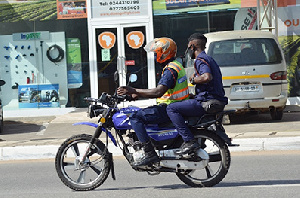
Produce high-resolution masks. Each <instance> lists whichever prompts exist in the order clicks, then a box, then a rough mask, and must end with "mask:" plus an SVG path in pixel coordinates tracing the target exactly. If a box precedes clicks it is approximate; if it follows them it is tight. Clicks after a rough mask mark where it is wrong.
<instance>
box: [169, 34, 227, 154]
mask: <svg viewBox="0 0 300 198" xmlns="http://www.w3.org/2000/svg"><path fill="white" fill-rule="evenodd" d="M206 42H207V39H206V37H205V36H204V35H202V34H200V33H194V34H192V35H191V36H190V37H189V39H188V48H187V51H186V53H188V54H189V55H190V57H191V58H192V59H195V63H194V68H195V72H194V74H193V75H192V76H191V77H190V82H191V83H192V84H194V85H196V87H195V93H196V95H195V97H194V98H193V99H189V100H184V101H181V102H176V103H172V104H170V105H168V107H167V113H168V115H169V117H170V119H171V121H172V122H173V124H174V126H175V127H176V129H177V131H178V132H179V134H180V135H181V136H182V139H183V140H184V143H183V144H182V145H181V147H180V150H178V151H176V152H175V153H176V154H178V155H184V154H190V153H192V152H194V151H195V150H196V149H198V148H199V144H198V142H197V141H196V139H195V138H194V135H193V133H192V132H191V131H190V129H189V128H188V126H187V124H186V123H185V119H184V117H201V116H203V115H204V114H205V113H212V114H214V113H217V112H220V111H222V110H223V109H224V107H225V105H226V104H227V103H228V99H227V97H225V91H224V89H223V84H222V74H221V71H220V68H219V66H218V64H217V63H216V62H215V60H214V59H213V58H212V57H210V56H208V55H207V54H206V53H205V52H204V49H205V45H206ZM227 137H228V136H227Z"/></svg>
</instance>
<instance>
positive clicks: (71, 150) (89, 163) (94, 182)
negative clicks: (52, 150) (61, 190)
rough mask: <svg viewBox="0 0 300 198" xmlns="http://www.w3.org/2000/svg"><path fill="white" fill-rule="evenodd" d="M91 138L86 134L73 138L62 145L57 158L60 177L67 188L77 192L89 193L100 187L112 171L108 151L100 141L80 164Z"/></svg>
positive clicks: (57, 169) (56, 164) (56, 165)
mask: <svg viewBox="0 0 300 198" xmlns="http://www.w3.org/2000/svg"><path fill="white" fill-rule="evenodd" d="M91 138H92V136H91V135H86V134H81V135H75V136H72V137H71V138H69V139H67V140H66V141H65V142H63V143H62V145H61V146H60V147H59V149H58V152H57V154H56V157H55V168H56V172H57V174H58V177H59V178H60V179H61V181H62V182H63V183H64V184H65V185H66V186H68V187H69V188H71V189H73V190H76V191H88V190H93V189H95V188H97V187H99V186H100V185H101V184H103V182H104V181H105V180H106V179H107V177H108V175H109V171H110V169H111V165H112V164H111V160H110V159H109V157H108V154H107V153H108V151H106V147H105V145H104V144H103V143H102V142H101V141H100V140H96V142H95V144H93V145H92V147H91V150H90V151H89V153H88V157H87V159H86V160H85V161H84V163H83V164H79V163H78V162H79V161H80V159H82V156H83V154H84V153H85V152H86V148H87V147H88V145H89V143H90V140H91ZM105 154H106V155H105Z"/></svg>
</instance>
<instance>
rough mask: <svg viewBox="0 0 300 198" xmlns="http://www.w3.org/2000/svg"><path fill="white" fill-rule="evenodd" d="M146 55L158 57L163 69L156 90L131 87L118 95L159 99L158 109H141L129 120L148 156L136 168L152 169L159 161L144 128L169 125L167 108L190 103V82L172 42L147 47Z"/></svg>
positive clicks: (158, 41) (157, 41) (163, 40)
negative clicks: (180, 103) (186, 101)
mask: <svg viewBox="0 0 300 198" xmlns="http://www.w3.org/2000/svg"><path fill="white" fill-rule="evenodd" d="M145 50H146V51H147V52H154V53H156V55H157V58H156V61H157V62H158V63H160V65H161V66H162V67H163V72H162V76H161V79H160V81H159V82H158V85H157V87H156V88H153V89H136V88H133V87H129V86H124V87H119V88H118V89H117V94H118V95H124V94H127V95H131V96H132V97H133V98H137V97H142V98H157V103H158V105H154V106H150V107H148V108H144V109H141V110H139V111H137V112H136V113H134V114H132V115H131V116H130V117H129V120H130V123H131V125H132V128H133V129H134V131H135V133H136V135H137V137H138V139H139V141H140V142H142V143H143V144H144V150H145V156H144V157H143V158H142V159H141V160H140V161H138V162H136V163H135V164H133V165H134V166H144V165H150V164H153V163H155V162H158V161H159V157H158V156H157V154H156V152H155V150H154V148H153V146H152V144H151V141H150V138H149V136H148V134H147V132H146V129H145V124H160V123H166V122H170V119H169V117H168V115H167V112H166V107H167V105H169V104H172V103H174V102H178V101H182V100H185V99H188V97H189V93H188V82H187V77H186V74H185V69H184V68H183V66H182V65H181V64H180V63H179V62H178V61H176V60H175V56H176V52H177V46H176V43H175V42H174V41H173V40H172V39H170V38H158V39H154V40H153V41H151V42H150V43H148V44H147V45H146V46H145Z"/></svg>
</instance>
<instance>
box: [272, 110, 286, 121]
mask: <svg viewBox="0 0 300 198" xmlns="http://www.w3.org/2000/svg"><path fill="white" fill-rule="evenodd" d="M270 114H271V117H272V120H281V119H282V116H283V110H278V109H271V110H270Z"/></svg>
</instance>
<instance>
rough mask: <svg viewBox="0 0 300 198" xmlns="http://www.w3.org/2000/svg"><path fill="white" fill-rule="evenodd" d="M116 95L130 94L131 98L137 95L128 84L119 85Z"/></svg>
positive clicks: (136, 97) (133, 98)
mask: <svg viewBox="0 0 300 198" xmlns="http://www.w3.org/2000/svg"><path fill="white" fill-rule="evenodd" d="M117 94H118V95H130V96H131V98H132V100H136V99H138V95H137V94H136V90H135V88H133V87H130V86H121V87H118V89H117Z"/></svg>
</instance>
